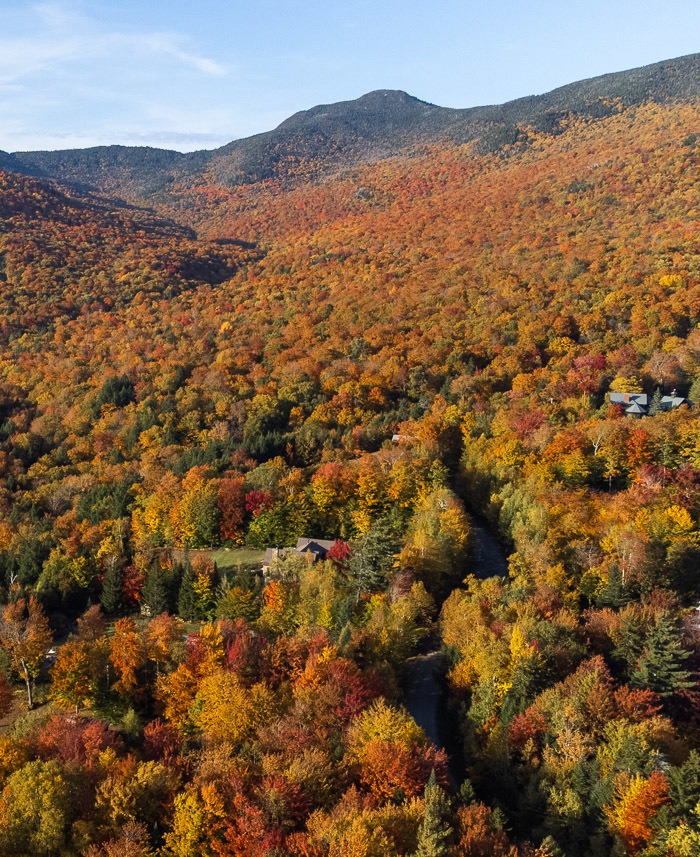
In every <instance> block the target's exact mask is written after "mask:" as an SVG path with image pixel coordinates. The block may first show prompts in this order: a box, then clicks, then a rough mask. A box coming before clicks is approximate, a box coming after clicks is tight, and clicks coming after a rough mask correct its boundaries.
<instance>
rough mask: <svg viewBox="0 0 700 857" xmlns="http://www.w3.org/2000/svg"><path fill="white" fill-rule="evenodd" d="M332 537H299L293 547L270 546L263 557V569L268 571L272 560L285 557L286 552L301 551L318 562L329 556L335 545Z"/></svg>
mask: <svg viewBox="0 0 700 857" xmlns="http://www.w3.org/2000/svg"><path fill="white" fill-rule="evenodd" d="M333 545H334V541H333V540H332V539H331V540H329V539H305V538H302V539H297V543H296V545H295V546H294V547H293V548H268V549H267V550H266V551H265V556H264V558H263V564H262V570H263V572H264V573H267V572H268V571H269V570H270V566H271V565H272V560H273V559H277V558H279V557H283V556H285V555H286V554H293V553H300V554H303V555H305V556H307V557H308V558H309V561H310V562H317V561H318V560H320V559H325V558H326V557H327V556H328V551H329V550H330V549H331V548H332V547H333Z"/></svg>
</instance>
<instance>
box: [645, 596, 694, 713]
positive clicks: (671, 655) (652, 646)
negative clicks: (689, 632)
mask: <svg viewBox="0 0 700 857" xmlns="http://www.w3.org/2000/svg"><path fill="white" fill-rule="evenodd" d="M679 637H680V633H679V630H678V623H677V621H676V620H675V619H674V618H673V617H672V616H671V615H670V614H669V613H666V612H664V613H662V614H661V615H660V616H659V619H658V622H657V625H656V628H654V630H653V631H652V632H651V633H650V634H649V636H648V638H647V641H646V647H645V649H644V652H643V653H642V656H641V657H640V659H639V662H638V664H637V666H636V668H635V669H634V671H633V672H632V675H631V677H630V684H631V685H632V686H633V687H639V688H649V690H653V691H655V692H656V693H658V694H659V696H663V697H668V696H672V695H673V693H675V692H676V691H677V690H683V688H688V687H693V686H694V684H695V682H693V681H691V678H690V672H689V670H688V669H686V666H687V663H688V652H687V651H686V650H685V649H684V648H683V646H682V644H681V641H680V639H679Z"/></svg>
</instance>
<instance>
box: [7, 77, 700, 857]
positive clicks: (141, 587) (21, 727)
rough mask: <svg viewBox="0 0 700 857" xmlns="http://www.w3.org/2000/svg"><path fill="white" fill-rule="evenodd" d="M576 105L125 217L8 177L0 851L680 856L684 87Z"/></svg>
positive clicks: (696, 840) (688, 331)
mask: <svg viewBox="0 0 700 857" xmlns="http://www.w3.org/2000/svg"><path fill="white" fill-rule="evenodd" d="M600 85H601V86H602V84H600ZM598 86H599V84H596V86H594V87H592V91H593V92H594V94H595V98H596V99H598V100H599V99H600V98H603V94H601V93H600V92H599V89H598ZM691 89H692V87H691ZM680 91H681V92H682V93H685V90H684V88H683V86H680ZM642 100H643V99H642ZM600 103H601V104H603V103H604V106H605V110H601V111H599V113H600V114H601V115H592V112H590V111H588V112H583V114H582V115H576V113H575V112H567V111H565V110H564V109H562V110H561V111H560V115H558V117H557V121H556V124H555V126H551V125H550V126H547V127H545V126H543V124H542V123H531V122H528V121H526V120H524V119H517V121H516V120H514V122H515V125H514V127H515V128H516V133H515V134H514V135H512V137H511V138H510V139H508V140H506V139H505V138H504V139H500V142H499V144H498V146H493V145H491V144H489V145H485V144H484V140H485V139H486V140H487V138H486V136H485V132H484V133H483V134H482V135H481V136H480V137H478V138H476V139H469V140H467V141H466V142H465V141H461V140H459V139H454V138H452V139H448V140H443V141H438V140H431V141H429V142H426V141H423V142H421V144H420V145H419V146H411V147H410V151H404V152H398V153H393V154H392V156H391V157H383V158H382V159H381V160H376V159H373V160H374V162H372V163H361V164H356V165H354V166H352V165H348V163H347V162H344V163H343V169H341V170H339V171H337V173H336V174H331V173H330V172H328V171H318V170H316V169H314V166H313V163H312V162H310V161H309V162H307V161H305V160H304V159H300V160H294V159H291V160H290V159H288V160H287V161H286V162H285V163H287V166H288V169H287V168H285V169H281V168H280V167H279V162H278V163H277V166H276V168H275V172H274V174H272V175H268V174H265V175H263V176H261V177H260V178H261V180H260V181H255V180H254V178H255V176H252V175H251V176H249V179H250V180H248V181H246V182H245V183H236V182H234V183H231V182H227V181H226V180H224V179H225V176H223V177H222V174H221V172H220V165H219V166H217V164H216V161H215V160H212V161H210V162H208V163H207V164H203V166H202V168H201V170H200V172H199V173H198V174H197V178H196V179H195V180H193V179H192V176H188V177H187V179H186V180H185V179H184V178H183V177H182V176H180V177H178V176H174V177H173V180H172V181H171V182H169V184H168V193H167V196H163V197H162V198H156V197H154V198H153V199H152V200H151V203H152V204H154V205H155V206H156V207H155V209H154V210H149V211H146V210H143V209H140V208H132V207H128V206H126V205H124V204H120V203H116V202H114V201H110V200H107V199H105V198H100V197H96V196H92V195H88V196H85V195H83V194H82V193H81V192H79V191H78V190H76V189H75V186H73V188H72V189H68V188H67V187H65V186H59V185H55V184H51V183H48V182H47V181H45V180H41V179H38V178H27V177H24V176H20V175H19V174H16V173H8V172H4V173H0V307H1V308H2V325H3V326H2V330H1V331H0V397H1V398H0V585H1V587H2V588H1V590H0V593H1V596H2V597H1V598H0V601H2V603H3V604H6V605H7V606H6V607H5V608H4V612H3V614H2V619H1V620H0V646H1V647H2V658H3V662H2V668H3V669H2V671H0V709H1V710H3V711H5V712H12V713H11V715H10V719H14V718H16V716H17V706H18V705H20V701H19V700H20V693H21V694H24V697H23V699H24V701H23V702H21V705H22V706H25V707H35V708H36V710H34V711H31V712H29V714H28V715H27V716H26V717H23V718H20V719H19V720H17V723H16V725H15V726H14V727H13V728H12V729H9V728H8V729H6V730H5V731H4V732H2V733H0V787H1V788H2V792H1V793H0V821H1V822H2V823H0V855H15V854H22V853H25V851H23V850H22V849H26V847H27V843H28V842H31V847H32V853H36V854H46V855H54V854H56V855H59V854H83V855H89V857H99V855H104V857H117V855H136V857H139V855H153V854H159V855H168V857H170V856H171V855H176V857H186V855H192V857H194V855H241V857H242V855H260V857H262V855H268V856H269V855H275V857H276V855H285V854H292V855H299V857H302V855H303V857H331V855H333V857H336V855H337V857H341V855H342V857H348V855H353V857H354V855H358V857H360V856H361V855H367V857H370V855H377V857H379V855H382V857H383V855H414V854H415V855H426V856H427V855H443V854H450V855H455V857H456V855H465V857H478V855H487V854H488V855H508V857H526V855H528V857H529V855H538V857H558V855H567V857H569V855H570V857H579V855H580V857H587V856H588V855H591V857H593V855H596V857H597V855H610V857H616V855H624V854H630V855H646V857H656V855H659V857H660V855H672V857H692V855H695V854H697V853H698V848H700V755H699V754H698V753H699V751H700V722H699V716H700V715H699V712H700V705H699V703H700V695H699V693H698V691H699V690H700V688H699V687H698V669H699V668H700V623H699V622H698V618H697V611H696V610H695V607H696V606H697V604H698V598H699V595H698V589H699V587H700V433H699V431H698V429H699V423H698V413H699V412H698V409H697V407H691V406H690V405H689V404H687V403H684V404H681V406H680V407H674V408H669V409H666V408H665V405H664V402H663V401H662V397H664V396H669V395H670V394H671V393H672V391H674V390H675V391H676V394H677V397H680V398H686V397H687V399H689V400H690V402H691V403H692V402H695V401H697V402H700V330H699V327H698V325H699V324H700V256H699V250H698V236H699V229H698V223H699V218H700V198H699V195H698V166H699V164H700V145H699V144H698V140H700V136H699V135H698V130H697V129H698V128H700V106H699V105H698V102H697V101H696V100H692V99H689V98H687V97H685V98H684V99H681V98H680V96H679V95H676V96H675V97H674V98H672V99H670V100H668V103H660V102H659V101H654V100H651V101H648V102H646V101H645V102H644V103H641V101H640V99H636V100H635V102H634V103H632V104H629V103H626V102H625V99H624V98H622V97H615V98H610V99H607V101H605V102H600ZM419 104H420V103H419ZM414 107H415V105H414ZM419 109H420V110H422V108H419ZM436 109H437V108H436ZM429 112H430V111H429ZM307 118H308V117H307ZM311 118H313V117H311ZM299 122H301V119H299V120H297V122H296V124H295V127H296V126H298V125H299ZM293 124H294V123H293ZM487 142H488V140H487ZM385 154H386V153H385ZM285 157H286V156H285ZM331 161H332V158H331ZM329 163H330V162H329ZM103 190H104V188H103ZM610 392H628V393H634V392H645V393H646V394H647V395H648V400H649V403H650V406H649V414H648V415H645V416H642V417H640V418H638V419H636V418H633V417H630V416H627V415H625V413H624V410H623V407H621V406H620V405H617V404H611V402H610V398H609V394H610ZM468 512H470V513H472V514H476V515H479V516H481V517H482V518H485V519H486V520H487V522H489V525H490V526H491V528H492V531H493V532H494V533H497V534H498V536H499V537H500V539H501V541H502V543H503V545H504V549H505V550H506V551H507V552H508V554H509V571H510V573H509V576H508V578H507V579H505V578H504V579H489V580H483V579H480V577H479V568H478V565H476V564H475V561H474V559H473V557H472V555H471V553H470V545H471V541H472V535H471V525H470V519H469V515H468V514H467V513H468ZM300 537H313V538H316V539H324V540H328V541H332V542H334V544H333V547H332V548H331V549H330V551H329V553H328V556H327V558H326V559H325V560H324V561H322V562H317V563H312V562H310V561H308V558H305V557H304V556H303V555H300V554H297V553H293V552H290V553H287V554H283V555H282V556H280V557H277V558H276V559H274V560H273V561H272V563H271V565H270V567H269V569H268V571H267V572H266V573H265V575H263V574H261V573H259V572H258V571H257V570H256V568H255V567H254V563H252V562H251V561H250V556H251V555H254V553H251V552H254V551H256V550H258V551H261V550H262V549H264V548H268V547H283V546H291V545H293V544H295V542H296V540H297V539H298V538H300ZM220 548H224V549H225V548H230V549H231V550H230V551H229V552H228V554H227V552H226V551H225V550H219V549H220ZM215 550H218V552H217V553H214V551H215ZM228 555H230V556H231V557H238V560H237V561H236V560H232V561H231V562H230V563H225V562H223V558H224V557H226V556H228ZM214 558H218V560H219V564H218V565H217V563H216V562H215V561H214ZM473 573H476V574H475V575H474V574H473ZM98 605H99V606H98ZM54 636H55V639H56V641H57V649H58V650H57V653H56V656H55V657H56V660H55V663H53V665H52V666H51V667H50V668H49V667H48V665H47V663H46V661H45V658H44V653H45V651H46V649H48V648H49V646H50V645H51V641H52V639H53V638H54ZM429 645H433V646H435V645H442V647H443V651H444V653H445V660H446V663H447V664H448V674H447V683H448V685H449V693H450V706H449V716H450V717H451V719H452V724H453V727H454V729H455V730H458V731H459V741H458V743H459V744H460V746H461V747H462V748H463V753H462V754H460V755H461V756H462V757H463V758H461V759H456V760H453V766H452V767H453V769H454V770H453V774H454V771H457V779H458V782H456V783H454V782H451V781H450V779H449V777H448V767H447V758H446V755H445V753H444V751H443V750H439V749H437V748H436V747H434V746H433V745H432V744H431V743H430V741H429V740H428V738H427V737H426V736H425V734H424V733H423V732H422V730H421V729H420V728H419V727H417V726H416V724H415V723H414V722H413V720H412V719H411V718H410V716H409V715H408V714H407V713H406V711H405V710H404V709H403V708H402V707H401V700H402V690H401V688H402V686H403V682H404V679H405V668H406V662H407V659H409V658H410V657H411V656H412V655H414V654H416V653H418V652H420V651H423V650H425V648H426V647H427V646H429ZM3 674H6V676H7V678H6V679H5V678H3V677H2V676H3ZM12 682H14V685H13V684H11V683H12ZM13 706H14V708H13Z"/></svg>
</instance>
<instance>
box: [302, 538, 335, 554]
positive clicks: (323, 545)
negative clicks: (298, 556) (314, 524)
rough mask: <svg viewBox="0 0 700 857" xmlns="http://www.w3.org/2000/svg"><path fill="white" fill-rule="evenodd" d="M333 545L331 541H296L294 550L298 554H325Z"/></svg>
mask: <svg viewBox="0 0 700 857" xmlns="http://www.w3.org/2000/svg"><path fill="white" fill-rule="evenodd" d="M334 544H335V542H334V541H333V540H332V539H297V546H296V549H297V551H298V552H299V553H304V552H306V551H311V552H312V553H327V552H328V551H329V550H330V549H331V548H332V547H333V545H334Z"/></svg>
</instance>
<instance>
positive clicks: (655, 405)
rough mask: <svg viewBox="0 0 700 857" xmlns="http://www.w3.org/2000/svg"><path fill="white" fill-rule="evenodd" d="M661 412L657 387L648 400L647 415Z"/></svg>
mask: <svg viewBox="0 0 700 857" xmlns="http://www.w3.org/2000/svg"><path fill="white" fill-rule="evenodd" d="M659 413H661V389H660V388H659V387H657V388H656V389H655V390H654V395H653V396H652V397H651V401H650V402H649V416H650V417H653V416H656V414H659Z"/></svg>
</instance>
